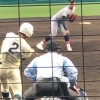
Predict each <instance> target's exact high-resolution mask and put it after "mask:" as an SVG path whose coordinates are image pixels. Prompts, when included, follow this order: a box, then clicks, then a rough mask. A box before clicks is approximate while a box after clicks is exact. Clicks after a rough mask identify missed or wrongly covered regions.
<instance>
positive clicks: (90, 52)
mask: <svg viewBox="0 0 100 100" xmlns="http://www.w3.org/2000/svg"><path fill="white" fill-rule="evenodd" d="M99 17H100V16H96V17H93V16H92V17H84V18H83V19H84V21H85V22H91V24H79V23H80V20H77V21H75V22H74V23H70V22H67V25H68V28H69V30H70V32H71V35H70V40H71V45H72V48H73V51H72V52H67V51H66V47H65V42H64V39H63V36H62V34H61V32H60V30H59V31H58V35H57V37H56V38H55V40H57V41H58V42H59V44H60V47H61V51H60V52H61V53H62V55H65V56H67V57H69V58H70V59H71V60H72V61H73V63H74V64H75V66H76V67H77V68H78V70H79V75H78V86H79V87H82V88H85V90H86V91H87V94H88V96H89V100H100V76H99V75H100V19H99ZM20 21H21V23H22V22H30V23H31V24H33V25H34V29H35V30H34V33H35V34H34V36H33V37H32V38H31V39H27V41H28V42H29V44H30V45H31V46H32V47H33V48H34V49H35V50H36V51H37V52H38V53H39V54H43V53H44V51H42V52H41V51H39V50H38V49H37V48H36V47H35V46H36V44H37V43H38V42H40V41H41V40H42V39H43V37H44V36H47V35H49V33H50V19H49V18H29V19H21V20H20ZM18 29H19V21H18V19H11V20H0V45H1V43H2V40H3V39H4V36H5V34H6V33H7V32H17V31H18ZM36 56H38V55H36V54H34V55H33V56H32V57H31V58H29V59H27V60H25V61H23V62H22V65H21V70H22V83H23V92H24V91H25V90H26V89H27V88H28V87H29V86H30V85H32V82H31V81H29V80H28V79H27V78H26V77H25V76H24V75H23V70H24V68H25V67H26V66H27V65H28V64H29V62H30V61H31V60H32V59H33V58H34V57H36ZM0 97H1V96H0Z"/></svg>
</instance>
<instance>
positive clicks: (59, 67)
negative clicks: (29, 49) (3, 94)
mask: <svg viewBox="0 0 100 100" xmlns="http://www.w3.org/2000/svg"><path fill="white" fill-rule="evenodd" d="M45 49H46V51H47V52H46V53H45V54H43V55H41V56H39V57H36V58H34V59H33V60H32V61H31V63H30V64H29V65H28V66H27V67H26V69H25V70H24V74H25V76H26V77H27V78H28V79H30V80H32V81H33V82H34V83H33V85H32V86H31V87H30V88H29V89H28V90H26V91H25V92H24V98H25V100H34V99H36V98H40V97H43V96H56V97H58V98H61V99H66V100H80V97H78V93H79V92H78V89H77V88H76V84H77V83H76V81H77V74H78V70H77V69H76V68H75V66H74V64H73V63H72V62H71V60H70V59H68V58H67V57H64V56H62V55H60V54H58V53H57V51H58V49H59V45H58V44H57V42H55V41H48V42H47V43H46V45H45ZM64 73H67V77H68V79H69V82H70V91H69V88H68V87H67V83H66V82H61V79H62V77H63V75H64ZM73 90H74V91H73ZM70 92H71V93H70Z"/></svg>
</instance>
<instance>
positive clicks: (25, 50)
mask: <svg viewBox="0 0 100 100" xmlns="http://www.w3.org/2000/svg"><path fill="white" fill-rule="evenodd" d="M21 48H22V57H23V58H29V57H31V55H32V54H33V53H34V52H35V50H34V49H33V48H31V46H30V45H29V44H28V43H27V42H26V41H22V47H21Z"/></svg>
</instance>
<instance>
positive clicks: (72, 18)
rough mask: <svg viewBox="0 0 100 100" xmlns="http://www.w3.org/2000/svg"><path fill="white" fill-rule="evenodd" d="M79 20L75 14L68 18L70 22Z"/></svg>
mask: <svg viewBox="0 0 100 100" xmlns="http://www.w3.org/2000/svg"><path fill="white" fill-rule="evenodd" d="M77 18H78V15H74V14H73V15H71V16H68V20H69V22H74V21H75V20H76V19H77Z"/></svg>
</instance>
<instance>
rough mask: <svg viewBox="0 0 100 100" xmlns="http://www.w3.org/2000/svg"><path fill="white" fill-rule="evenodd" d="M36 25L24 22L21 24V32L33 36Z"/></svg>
mask: <svg viewBox="0 0 100 100" xmlns="http://www.w3.org/2000/svg"><path fill="white" fill-rule="evenodd" d="M33 31H34V27H33V26H32V25H31V24H30V23H27V22H25V23H23V24H22V25H21V26H20V30H19V32H21V33H23V34H25V35H26V36H27V37H31V36H32V35H33Z"/></svg>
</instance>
